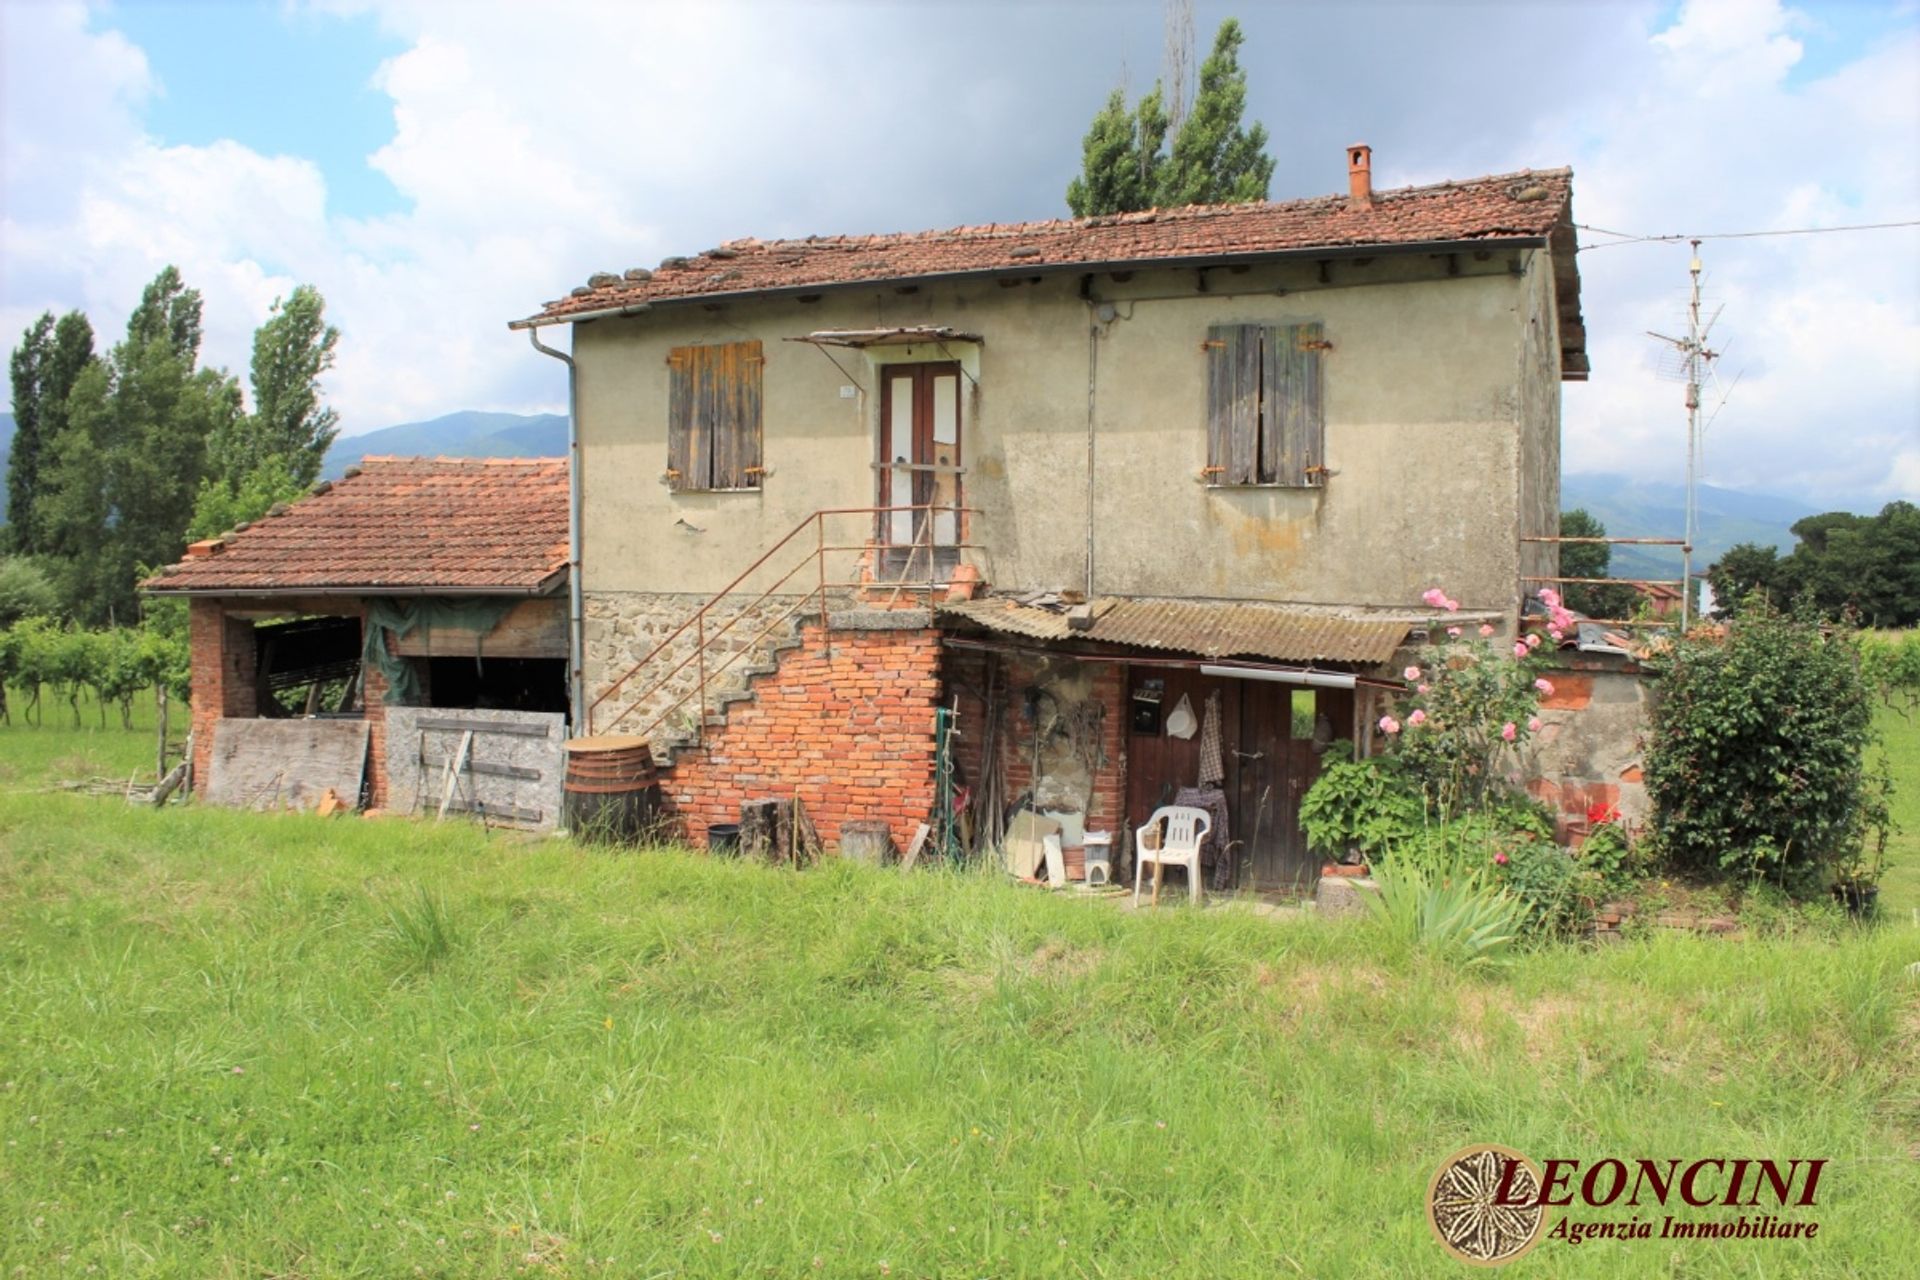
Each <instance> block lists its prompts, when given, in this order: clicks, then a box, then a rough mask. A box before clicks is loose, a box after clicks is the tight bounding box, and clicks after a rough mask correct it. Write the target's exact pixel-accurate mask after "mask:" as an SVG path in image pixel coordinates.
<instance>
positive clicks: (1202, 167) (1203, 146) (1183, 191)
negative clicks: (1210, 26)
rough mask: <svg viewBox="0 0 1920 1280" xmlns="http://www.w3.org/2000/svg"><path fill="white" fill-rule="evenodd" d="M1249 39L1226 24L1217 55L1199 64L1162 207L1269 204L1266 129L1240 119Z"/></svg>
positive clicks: (1165, 178) (1165, 173)
mask: <svg viewBox="0 0 1920 1280" xmlns="http://www.w3.org/2000/svg"><path fill="white" fill-rule="evenodd" d="M1244 43H1246V36H1244V35H1243V34H1242V33H1241V31H1240V24H1239V23H1238V22H1235V21H1234V20H1233V19H1232V18H1228V19H1227V20H1226V21H1225V22H1223V23H1221V24H1220V30H1219V32H1218V33H1217V34H1216V35H1215V36H1214V38H1213V52H1212V53H1210V54H1208V55H1207V60H1206V61H1205V62H1203V63H1201V64H1200V88H1199V91H1198V92H1196V93H1195V94H1194V98H1193V110H1191V111H1189V112H1188V113H1187V115H1186V118H1185V119H1184V120H1182V121H1181V122H1180V132H1179V134H1178V136H1176V137H1175V138H1174V140H1173V149H1172V151H1171V152H1170V153H1169V154H1168V156H1167V163H1166V165H1165V167H1164V168H1163V169H1162V170H1161V176H1160V203H1161V204H1162V205H1165V206H1173V205H1183V204H1242V203H1245V202H1247V201H1252V200H1265V199H1266V198H1267V188H1268V185H1269V184H1270V183H1271V182H1272V181H1273V158H1272V157H1271V156H1269V155H1267V130H1266V127H1265V126H1264V125H1262V124H1260V123H1259V122H1258V121H1255V122H1254V123H1253V125H1251V126H1247V125H1243V124H1242V123H1241V117H1242V116H1243V115H1244V114H1245V113H1246V108H1247V73H1246V72H1245V71H1243V70H1242V69H1241V67H1240V46H1241V45H1242V44H1244Z"/></svg>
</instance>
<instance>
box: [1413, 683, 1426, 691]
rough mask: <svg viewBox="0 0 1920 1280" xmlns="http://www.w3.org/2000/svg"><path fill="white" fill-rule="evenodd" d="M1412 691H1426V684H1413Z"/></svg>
mask: <svg viewBox="0 0 1920 1280" xmlns="http://www.w3.org/2000/svg"><path fill="white" fill-rule="evenodd" d="M1413 691H1414V692H1415V693H1425V692H1426V691H1427V686H1426V685H1423V684H1417V685H1415V686H1413Z"/></svg>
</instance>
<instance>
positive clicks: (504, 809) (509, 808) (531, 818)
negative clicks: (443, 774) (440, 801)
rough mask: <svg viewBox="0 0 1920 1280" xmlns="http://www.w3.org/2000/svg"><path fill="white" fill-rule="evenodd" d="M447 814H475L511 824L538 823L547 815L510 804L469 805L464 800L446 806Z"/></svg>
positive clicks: (541, 811)
mask: <svg viewBox="0 0 1920 1280" xmlns="http://www.w3.org/2000/svg"><path fill="white" fill-rule="evenodd" d="M447 812H448V813H477V814H479V815H481V816H482V817H486V818H506V819H508V820H510V821H513V822H526V823H538V822H540V821H541V820H543V819H544V818H545V817H546V816H547V815H546V813H545V812H544V811H543V810H540V809H526V808H522V807H520V806H518V805H511V804H469V803H467V802H466V801H465V800H455V801H454V802H453V803H451V804H449V805H448V806H447Z"/></svg>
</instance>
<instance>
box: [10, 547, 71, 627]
mask: <svg viewBox="0 0 1920 1280" xmlns="http://www.w3.org/2000/svg"><path fill="white" fill-rule="evenodd" d="M59 605H60V598H59V596H58V595H56V594H55V592H54V589H53V581H52V579H50V578H48V577H47V575H46V572H45V571H44V570H43V569H41V568H40V566H39V565H38V564H35V563H34V562H33V561H32V560H29V559H27V558H26V557H24V556H0V627H8V626H12V625H13V624H14V623H16V622H18V621H19V620H20V619H22V618H29V617H33V616H34V615H36V614H48V613H52V612H53V611H54V610H55V609H57V608H58V607H59Z"/></svg>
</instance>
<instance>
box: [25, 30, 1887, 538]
mask: <svg viewBox="0 0 1920 1280" xmlns="http://www.w3.org/2000/svg"><path fill="white" fill-rule="evenodd" d="M1197 8H1198V13H1197V16H1196V24H1195V25H1196V28H1197V33H1198V36H1199V40H1200V43H1201V44H1202V46H1203V47H1204V45H1205V44H1206V43H1207V42H1208V39H1209V37H1210V34H1211V32H1212V31H1213V29H1214V28H1215V27H1216V26H1217V24H1218V23H1219V21H1220V20H1221V19H1222V18H1223V17H1225V16H1227V15H1228V14H1232V13H1236V12H1237V13H1238V15H1239V16H1240V18H1241V20H1242V24H1243V26H1244V27H1245V29H1246V34H1247V43H1246V48H1245V51H1244V54H1243V60H1244V62H1245V64H1246V65H1247V67H1248V72H1249V81H1250V85H1249V102H1248V110H1249V114H1250V115H1251V116H1253V117H1254V118H1256V119H1259V120H1262V121H1264V122H1265V123H1266V124H1267V126H1268V129H1269V131H1270V134H1271V143H1270V151H1271V153H1272V154H1273V155H1274V157H1275V159H1276V161H1277V162H1278V169H1277V173H1276V177H1275V180H1274V184H1273V192H1272V194H1273V195H1274V196H1275V197H1276V198H1284V197H1291V196H1301V195H1316V194H1322V193H1325V192H1329V191H1337V190H1340V189H1341V188H1342V187H1343V186H1344V181H1345V172H1344V162H1343V149H1344V147H1345V145H1346V144H1347V143H1350V142H1354V141H1367V142H1369V143H1371V144H1372V145H1373V146H1374V157H1375V169H1376V182H1377V184H1378V185H1381V186H1393V185H1399V184H1404V183H1409V182H1427V181H1435V180H1442V179H1446V178H1453V177H1470V176H1475V175H1479V174H1484V173H1494V172H1507V171H1511V170H1514V169H1519V168H1523V167H1552V166H1557V165H1562V164H1571V165H1572V166H1573V168H1574V170H1575V174H1576V177H1575V214H1576V217H1577V218H1578V219H1579V220H1580V221H1583V222H1587V223H1590V224H1592V225H1596V226H1601V227H1610V228H1615V229H1618V230H1624V231H1631V232H1643V233H1654V232H1659V233H1665V232H1679V231H1696V230H1715V231H1718V230H1743V229H1748V228H1759V227H1791V226H1809V225H1834V224H1838V223H1845V222H1855V221H1884V220H1900V219H1913V218H1920V167H1917V166H1916V165H1915V163H1914V156H1915V155H1920V15H1917V13H1916V6H1915V4H1914V3H1912V2H1911V0H1902V2H1901V3H1890V4H1858V3H1849V4H1811V5H1807V4H1787V3H1782V2H1781V0H1688V2H1687V3H1683V4H1673V3H1668V2H1666V0H1604V2H1596V3H1578V4H1576V3H1538V4H1524V3H1517V2H1516V0H1447V2H1446V3H1416V2H1414V0H1402V2H1400V3H1389V2H1386V0H1362V2H1359V3H1332V2H1331V0H1329V2H1327V3H1297V4H1287V5H1279V4H1255V5H1243V4H1234V5H1229V4H1223V3H1215V2H1209V0H1202V2H1201V3H1199V4H1198V6H1197ZM0 28H3V29H0V37H3V38H0V53H3V54H4V57H5V59H6V62H5V66H4V76H0V92H4V94H5V103H4V107H5V109H4V111H3V112H0V130H4V137H5V161H6V169H5V176H6V179H7V181H6V183H5V186H4V189H3V190H0V217H4V219H5V222H4V228H5V239H4V242H3V243H0V327H4V328H5V329H6V330H7V331H8V332H9V333H17V332H19V330H21V329H22V328H24V327H25V326H26V324H27V323H28V322H30V321H31V319H32V318H33V316H35V315H37V314H38V313H39V312H40V311H42V310H45V309H54V310H64V309H66V308H69V307H80V308H82V309H84V310H86V311H87V312H88V313H89V314H90V315H91V316H93V317H94V319H95V321H96V325H97V326H98V327H99V328H100V329H102V330H103V331H105V332H108V333H111V332H112V331H114V330H115V329H117V327H118V326H119V324H121V323H122V322H123V318H124V316H125V315H126V313H127V311H128V309H129V308H130V307H131V305H132V302H133V301H134V299H135V298H137V296H138V293H139V289H140V287H141V285H142V284H143V283H144V282H145V281H146V280H148V279H150V278H151V277H152V276H153V274H154V273H155V272H156V271H158V270H159V269H160V267H162V266H164V265H166V264H167V263H169V262H172V263H176V264H177V265H179V266H180V267H181V269H182V271H183V272H184V273H185V275H186V276H187V278H188V280H189V281H190V282H191V283H192V284H194V285H195V286H196V287H198V288H200V289H202V291H203V292H204V293H205V295H206V298H207V323H208V337H207V344H206V358H207V360H208V361H209V362H211V363H216V364H224V365H226V366H228V367H229V368H233V369H237V370H242V369H244V368H245V366H246V361H247V351H248V343H249V340H250V336H251V333H252V330H253V328H254V327H255V326H256V325H258V324H259V323H260V321H261V320H262V319H263V318H264V317H265V315H266V313H267V310H268V308H269V307H270V306H271V304H272V301H273V299H274V298H276V297H279V296H284V295H285V294H286V293H287V292H288V291H289V290H290V289H291V288H292V287H293V286H294V285H295V284H296V283H312V284H315V285H316V286H318V287H319V288H320V290H321V292H322V293H323V294H324V295H325V296H326V298H327V299H328V303H329V314H330V316H331V317H332V318H333V319H334V320H335V322H336V323H338V324H339V325H340V327H341V329H342V332H343V338H342V342H341V348H340V359H339V365H338V367H337V368H336V369H335V370H334V372H333V374H332V375H331V376H330V378H329V380H328V384H327V391H328V394H329V398H330V399H331V401H332V402H333V404H334V405H335V406H336V407H337V408H338V409H339V410H340V412H341V414H342V421H343V425H344V427H345V429H346V430H347V432H348V433H350V434H351V433H354V432H358V431H365V430H371V429H374V428H377V427H381V426H387V425H390V424H392V423H395V422H400V421H411V420H419V419H423V418H428V417H433V416H436V415H438V414H441V413H445V412H449V411H451V410H455V409H462V408H474V409H491V410H511V411H536V410H538V411H546V410H552V409H555V408H558V407H560V406H561V405H562V404H563V402H564V396H565V387H564V383H563V381H562V380H561V378H560V376H559V372H558V368H557V366H555V365H554V364H553V362H551V361H546V360H542V359H540V358H539V357H537V356H536V355H534V354H533V353H532V352H530V351H529V350H528V349H527V347H526V344H525V341H524V338H522V337H518V336H516V335H512V334H510V333H508V332H507V330H506V327H505V322H506V321H507V320H508V319H510V318H512V317H515V316H520V315H525V314H527V313H529V312H531V311H533V310H535V309H536V308H537V307H538V306H539V304H540V303H541V302H543V301H544V300H546V299H548V298H552V297H555V296H558V295H560V294H561V293H563V292H564V291H565V290H566V289H567V288H568V287H569V286H571V285H573V284H576V283H579V282H581V281H584V279H585V278H586V276H587V275H588V274H589V273H591V272H593V271H595V270H602V269H614V270H619V269H623V268H625V267H629V266H636V265H647V264H651V263H654V262H657V261H659V259H660V258H662V257H664V256H667V255H669V254H675V253H684V252H687V251H690V250H697V249H700V248H702V247H705V246H708V245H712V244H715V243H718V242H719V241H721V240H724V239H727V238H730V237H734V236H740V235H759V236H779V235H806V234H810V233H833V232H846V231H878V230H909V229H916V228H923V227H939V226H952V225H956V224H961V223H971V222H983V221H1010V220H1018V219H1024V218H1039V217H1052V216H1057V215H1058V214H1059V213H1061V212H1062V204H1063V201H1062V196H1061V192H1062V190H1063V188H1064V186H1065V184H1066V181H1067V179H1068V178H1069V177H1070V176H1071V174H1072V173H1073V171H1074V169H1075V168H1076V166H1077V162H1078V156H1079V141H1080V135H1081V134H1082V132H1083V131H1084V130H1085V127H1086V122H1087V119H1088V118H1089V116H1090V115H1091V114H1092V112H1093V110H1094V109H1095V108H1096V107H1097V106H1098V105H1099V103H1100V101H1101V99H1102V98H1103V97H1104V96H1105V94H1106V92H1107V91H1108V90H1109V89H1110V88H1111V87H1112V86H1113V85H1114V84H1115V83H1116V82H1119V81H1120V80H1121V79H1122V78H1123V77H1124V78H1125V80H1126V81H1127V83H1128V84H1129V85H1130V86H1131V87H1132V88H1133V89H1134V90H1135V91H1136V92H1137V91H1138V90H1139V89H1141V88H1143V87H1144V86H1145V85H1146V84H1147V83H1149V82H1150V81H1151V80H1152V79H1153V77H1154V76H1155V75H1156V74H1157V73H1158V68H1159V64H1160V60H1161V52H1162V5H1161V4H1160V3H1159V2H1158V0H1112V2H1110V3H1092V2H1091V0H1088V2H1086V3H1071V4H1068V3H1062V4H1047V3H1034V4H1024V5H1016V4H1011V3H986V4H975V5H945V4H941V5H935V4H925V3H914V4H906V3H902V4H887V3H879V2H877V0H817V2H814V3H805V4H802V3H780V2H778V0H744V2H740V0H733V2H730V0H708V2H707V3H703V4H698V5H689V4H671V5H667V4H646V3H639V2H637V0H636V2H634V3H617V4H616V3H606V2H601V3H594V2H592V0H546V2H544V3H538V4H535V3H504V2H495V0H461V2H459V3H455V2H453V0H288V2H286V3H278V2H276V3H246V2H244V0H222V2H220V3H197V4H196V3H182V2H180V0H155V2H147V3H141V2H137V0H117V2H114V3H91V4H90V3H86V0H0ZM1068 50H1070V51H1071V56H1064V55H1063V51H1068ZM903 104H907V105H904V106H903ZM929 104H932V106H931V107H929ZM903 111H904V113H905V118H906V119H908V120H909V121H910V122H911V127H907V126H904V125H903V124H902V123H901V121H902V119H903ZM905 138H912V139H913V140H914V141H915V143H916V145H915V146H913V147H910V148H903V147H902V146H901V142H902V140H903V139H905ZM883 157H884V162H883V159H882V158H883ZM1707 261H1708V276H1709V292H1710V293H1711V294H1712V295H1714V296H1715V298H1716V299H1717V300H1719V301H1722V302H1724V303H1725V304H1726V314H1725V317H1724V318H1723V320H1722V322H1721V328H1720V329H1719V330H1718V331H1717V336H1723V337H1724V338H1725V340H1726V343H1727V347H1728V350H1729V357H1728V359H1727V361H1726V362H1725V365H1724V373H1725V376H1726V377H1727V379H1728V380H1729V381H1730V380H1731V379H1732V378H1733V376H1734V375H1736V374H1738V375H1739V376H1740V382H1739V386H1738V388H1737V389H1736V391H1735V394H1734V396H1733V398H1732V399H1731V400H1730V401H1729V402H1728V404H1727V407H1726V408H1725V410H1724V411H1723V412H1722V414H1721V417H1720V419H1719V420H1718V421H1717V422H1716V424H1715V427H1714V435H1713V438H1712V439H1711V440H1710V443H1709V452H1708V458H1707V466H1706V474H1707V478H1708V479H1709V480H1711V481H1713V482H1715V483H1719V484H1722V485H1727V486H1730V487H1738V488H1747V489H1752V490H1760V491H1768V490H1770V491H1776V492H1783V493H1787V494H1789V495H1790V496H1796V497H1800V498H1802V499H1804V500H1806V501H1808V502H1810V503H1813V504H1815V505H1822V504H1825V503H1828V502H1840V501H1844V502H1848V503H1852V504H1855V505H1868V504H1871V503H1873V502H1876V501H1879V500H1884V499H1885V498H1887V497H1890V496H1908V497H1920V361H1916V360H1915V359H1914V355H1913V353H1914V352H1915V351H1916V350H1920V231H1915V230H1912V229H1909V230H1905V231H1895V232H1884V233H1872V234H1860V235H1835V236H1823V237H1806V238H1801V239H1797V240H1796V239H1779V240H1746V241H1723V242H1716V243H1713V244H1710V245H1709V246H1708V248H1707ZM1685 264H1686V252H1685V250H1684V248H1682V247H1672V246H1642V247H1635V248H1617V249H1610V250H1608V251H1606V252H1604V253H1602V252H1596V253H1593V254H1592V255H1590V256H1586V255H1583V258H1582V275H1583V279H1584V302H1585V312H1586V319H1587V323H1588V326H1589V349H1590V351H1591V352H1592V354H1593V357H1594V364H1595V374H1594V380H1593V381H1592V382H1591V383H1589V384H1587V385H1585V386H1571V387H1568V388H1567V389H1566V394H1565V422H1566V428H1565V462H1566V468H1567V469H1568V470H1569V471H1613V472H1625V473H1628V474H1645V475H1649V476H1658V477H1660V478H1663V479H1670V478H1673V477H1674V476H1676V475H1677V473H1678V470H1679V463H1680V455H1681V449H1682V445H1681V441H1680V438H1679V434H1678V432H1677V431H1676V430H1675V422H1676V419H1677V417H1678V415H1677V413H1676V410H1675V399H1676V397H1675V393H1674V388H1673V387H1672V385H1671V384H1669V383H1665V382H1662V381H1660V380H1659V378H1658V377H1657V376H1656V371H1655V368H1654V357H1655V354H1656V353H1655V351H1654V350H1653V349H1652V347H1653V344H1652V343H1651V342H1650V340H1648V339H1646V338H1645V336H1644V334H1645V331H1646V330H1648V329H1655V330H1661V331H1671V330H1672V327H1673V326H1674V325H1675V324H1677V323H1679V306H1680V298H1681V293H1682V290H1683V288H1684V284H1685Z"/></svg>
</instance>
